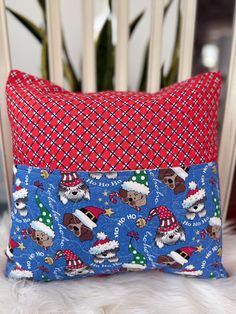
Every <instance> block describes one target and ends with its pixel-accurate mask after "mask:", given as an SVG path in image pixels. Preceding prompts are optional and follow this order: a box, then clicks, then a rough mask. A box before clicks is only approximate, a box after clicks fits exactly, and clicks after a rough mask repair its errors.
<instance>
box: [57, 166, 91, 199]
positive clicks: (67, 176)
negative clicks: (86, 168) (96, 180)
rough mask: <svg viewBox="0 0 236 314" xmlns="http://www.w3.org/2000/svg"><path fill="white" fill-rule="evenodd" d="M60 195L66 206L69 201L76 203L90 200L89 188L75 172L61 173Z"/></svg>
mask: <svg viewBox="0 0 236 314" xmlns="http://www.w3.org/2000/svg"><path fill="white" fill-rule="evenodd" d="M58 195H59V197H60V200H61V202H62V203H63V204H64V205H66V204H67V203H68V201H71V202H74V203H76V202H79V201H81V200H82V199H85V200H90V193H89V189H88V186H87V185H86V183H85V182H84V181H83V180H82V179H80V178H79V176H78V174H77V172H75V171H74V172H63V173H61V182H60V184H59V193H58Z"/></svg>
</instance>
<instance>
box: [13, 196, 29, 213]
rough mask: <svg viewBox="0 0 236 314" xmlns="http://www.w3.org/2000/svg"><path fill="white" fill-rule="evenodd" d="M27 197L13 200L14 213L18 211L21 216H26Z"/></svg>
mask: <svg viewBox="0 0 236 314" xmlns="http://www.w3.org/2000/svg"><path fill="white" fill-rule="evenodd" d="M27 201H28V199H27V198H19V199H17V200H16V201H15V202H14V209H15V213H16V212H17V211H18V212H19V214H20V215H21V216H23V217H25V216H27V214H28V210H27V208H26V204H27Z"/></svg>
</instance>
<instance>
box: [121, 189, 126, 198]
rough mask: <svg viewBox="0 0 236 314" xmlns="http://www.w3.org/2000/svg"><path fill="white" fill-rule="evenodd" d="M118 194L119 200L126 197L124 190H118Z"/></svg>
mask: <svg viewBox="0 0 236 314" xmlns="http://www.w3.org/2000/svg"><path fill="white" fill-rule="evenodd" d="M119 194H120V196H121V198H125V197H127V191H125V190H123V189H120V190H119Z"/></svg>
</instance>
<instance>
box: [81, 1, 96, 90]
mask: <svg viewBox="0 0 236 314" xmlns="http://www.w3.org/2000/svg"><path fill="white" fill-rule="evenodd" d="M82 15H83V74H82V90H83V92H85V93H87V92H94V91H96V62H95V42H94V30H93V15H94V14H93V0H83V12H82Z"/></svg>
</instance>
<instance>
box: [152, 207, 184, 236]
mask: <svg viewBox="0 0 236 314" xmlns="http://www.w3.org/2000/svg"><path fill="white" fill-rule="evenodd" d="M156 215H158V216H159V219H160V226H159V228H158V231H160V232H168V231H173V230H175V229H176V228H177V227H178V226H179V223H178V222H177V220H176V218H175V216H174V215H173V213H172V212H171V211H169V209H168V208H167V207H166V206H159V207H156V208H153V209H151V210H150V212H149V215H148V218H147V221H150V220H151V219H152V218H153V217H154V216H156Z"/></svg>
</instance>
